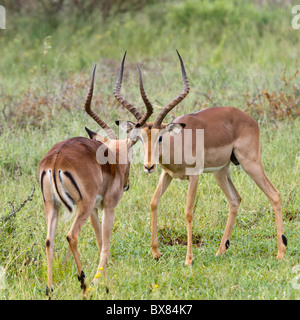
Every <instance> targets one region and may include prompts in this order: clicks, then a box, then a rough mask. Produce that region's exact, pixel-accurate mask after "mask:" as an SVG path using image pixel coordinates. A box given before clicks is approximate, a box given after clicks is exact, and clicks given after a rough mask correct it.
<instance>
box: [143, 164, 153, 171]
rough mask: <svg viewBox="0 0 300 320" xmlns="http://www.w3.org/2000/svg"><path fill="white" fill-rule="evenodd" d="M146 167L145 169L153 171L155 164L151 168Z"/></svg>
mask: <svg viewBox="0 0 300 320" xmlns="http://www.w3.org/2000/svg"><path fill="white" fill-rule="evenodd" d="M144 167H145V169H147V170H148V171H150V170H151V169H153V168H154V164H153V165H152V166H151V167H147V166H144Z"/></svg>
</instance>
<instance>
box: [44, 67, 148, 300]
mask: <svg viewBox="0 0 300 320" xmlns="http://www.w3.org/2000/svg"><path fill="white" fill-rule="evenodd" d="M95 69H96V66H95V68H94V70H93V73H92V79H91V84H90V89H89V92H88V96H87V99H86V102H85V111H86V112H87V113H88V114H89V115H90V116H91V117H92V118H93V119H94V120H95V121H96V122H97V123H98V124H99V125H100V126H101V128H103V129H104V130H105V132H106V134H107V136H108V138H107V137H104V136H102V135H100V134H97V133H95V132H93V131H91V130H89V129H87V128H86V130H87V132H88V134H89V136H90V138H91V139H88V138H84V137H76V138H71V139H68V140H65V141H63V142H59V143H57V144H55V145H54V146H53V147H52V148H51V149H50V151H49V152H48V153H47V154H46V155H45V156H44V158H43V159H42V161H41V162H40V165H39V180H40V185H41V190H42V196H43V204H44V209H45V213H46V220H47V225H48V230H47V239H46V254H47V262H48V287H47V289H46V294H48V295H49V294H50V293H51V290H52V262H53V252H54V234H55V230H56V227H57V221H58V211H59V208H60V206H61V204H63V206H64V207H65V208H66V209H67V210H68V211H70V213H72V212H74V205H76V206H77V209H76V214H75V218H74V221H73V224H72V226H71V229H70V231H69V232H68V234H67V240H68V243H69V247H70V249H71V252H72V254H73V256H74V259H75V263H76V266H77V272H78V280H79V281H80V284H81V288H82V289H83V292H85V290H86V281H85V273H84V271H83V268H82V265H81V261H80V256H79V252H78V250H77V240H78V235H79V233H80V230H81V228H82V226H83V224H84V222H85V221H86V220H87V218H88V217H89V218H90V221H91V224H92V227H93V229H94V232H95V235H96V240H97V244H98V247H99V250H100V252H101V255H100V262H99V266H98V269H97V273H96V275H95V278H94V279H93V283H94V282H96V281H97V278H99V277H100V273H101V272H102V273H103V274H104V275H105V273H106V262H107V260H108V256H109V242H110V234H111V230H112V226H113V219H114V208H115V207H116V205H117V204H118V202H119V201H120V199H121V197H122V194H123V191H124V190H125V191H126V190H128V188H129V167H130V154H131V150H132V149H131V147H132V146H133V144H134V142H132V140H129V139H125V140H117V138H116V136H115V134H114V132H113V130H112V129H111V128H110V127H109V126H108V125H107V124H106V123H105V122H104V121H103V120H101V119H100V118H99V117H98V116H97V115H96V114H95V113H94V111H93V110H92V109H91V101H92V96H93V88H94V78H95ZM140 90H141V93H142V95H143V87H142V85H141V87H140ZM145 103H146V104H147V103H148V102H147V101H145ZM135 116H136V115H135ZM103 146H105V149H106V150H104V152H105V151H106V152H108V153H110V154H112V156H113V161H112V163H110V162H109V161H108V162H106V163H99V161H97V151H98V150H99V148H102V147H103ZM102 149H103V148H102ZM121 157H122V158H123V159H124V158H125V159H126V161H123V162H122V163H120V161H119V158H121ZM98 209H101V210H103V216H102V226H101V223H100V221H99V218H98V214H97V210H98Z"/></svg>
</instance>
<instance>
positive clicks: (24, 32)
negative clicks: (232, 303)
mask: <svg viewBox="0 0 300 320" xmlns="http://www.w3.org/2000/svg"><path fill="white" fill-rule="evenodd" d="M290 12H291V10H290V8H289V7H286V6H284V5H274V6H272V7H270V8H268V7H264V6H261V4H260V2H259V1H257V2H253V3H250V2H249V3H248V2H245V1H233V0H232V1H226V2H225V1H201V6H199V5H198V1H194V0H189V1H178V2H176V3H175V2H172V1H169V2H164V4H157V3H156V2H155V1H152V2H151V4H149V5H147V6H146V7H145V8H144V9H143V10H141V11H139V12H126V13H124V14H119V15H116V16H115V17H110V18H109V19H108V20H107V21H105V23H104V21H103V20H102V19H101V18H99V15H98V14H99V12H98V11H95V12H94V13H93V14H91V15H90V16H89V18H88V19H86V18H85V19H83V18H80V17H79V18H78V19H75V17H72V16H62V15H58V16H57V17H55V21H54V22H55V23H54V24H53V20H50V19H43V17H41V18H38V17H36V16H35V15H34V13H32V14H28V13H27V14H26V15H23V14H19V13H17V12H8V13H7V26H8V28H7V30H5V31H3V30H1V31H0V47H1V59H0V92H1V96H0V109H1V111H2V112H0V136H1V140H0V219H2V218H3V217H5V216H7V215H9V214H10V213H11V212H12V210H13V209H12V206H14V208H15V209H16V208H18V206H19V205H20V204H21V203H22V201H23V200H24V199H25V198H27V197H28V196H29V194H30V192H31V190H32V186H33V185H35V188H36V191H35V194H34V196H33V199H32V201H29V202H27V203H26V205H25V206H24V207H23V208H22V209H21V210H20V211H19V212H18V213H17V214H16V215H15V216H14V217H12V218H11V219H10V220H9V221H8V223H7V224H6V225H5V226H4V222H3V221H2V220H0V266H1V267H3V268H5V273H6V276H5V289H0V299H9V300H12V299H45V288H46V284H47V263H46V252H45V239H46V220H45V216H44V211H43V205H42V196H41V192H40V189H39V183H38V178H37V168H38V165H39V162H40V160H41V159H42V157H43V156H44V154H45V153H46V152H47V151H48V150H49V149H50V147H51V146H52V145H53V144H55V143H56V142H59V141H62V140H64V139H67V138H70V137H74V136H82V135H83V136H87V135H86V132H85V130H84V127H85V126H87V127H89V128H91V129H92V130H97V126H96V124H95V123H94V122H93V120H92V119H90V118H89V117H88V116H87V115H86V114H85V113H84V111H83V110H82V105H83V102H84V99H85V96H86V94H87V88H88V81H89V77H90V72H91V71H92V67H93V64H94V63H95V62H96V63H97V64H98V68H97V75H96V87H95V93H94V109H95V111H96V112H97V113H98V114H99V115H100V116H101V117H102V118H103V119H104V120H105V121H107V122H108V123H109V124H110V125H111V126H112V127H113V128H114V129H117V127H116V126H115V125H114V121H115V120H117V119H128V120H129V119H131V120H133V119H132V116H131V115H129V113H128V112H126V111H124V110H123V109H121V108H120V107H119V105H118V104H117V103H116V102H115V99H114V97H113V89H114V85H115V81H116V77H117V73H118V68H119V64H120V61H121V58H122V55H123V53H124V51H125V50H126V49H127V50H128V54H127V61H126V65H125V74H124V81H123V88H122V92H123V93H124V95H125V96H126V99H128V100H129V101H130V102H132V103H134V104H135V105H137V107H138V108H140V110H142V107H141V106H142V105H143V104H142V100H141V98H140V95H139V91H138V74H137V68H136V64H137V63H139V64H140V65H141V67H142V71H143V79H144V84H145V89H146V91H147V93H148V95H149V98H150V100H151V101H152V102H153V103H154V104H156V105H161V106H163V105H165V104H166V103H168V102H169V101H170V100H172V99H173V98H174V97H175V96H176V95H178V94H179V92H180V90H181V87H182V84H181V77H180V66H179V62H178V59H177V56H176V52H175V49H176V48H177V49H178V50H179V52H180V53H181V55H182V57H183V59H184V62H185V65H186V69H187V73H188V77H189V80H190V84H191V92H190V93H189V95H188V96H187V98H186V99H185V100H184V101H183V102H182V103H181V104H180V105H179V106H177V107H176V108H175V109H174V113H173V115H168V117H167V119H166V120H167V121H171V120H172V119H173V118H174V116H179V115H182V114H185V113H189V112H194V111H197V110H200V109H203V108H205V107H210V106H212V105H213V104H217V105H220V106H225V105H232V106H235V107H237V108H240V109H242V110H247V109H248V112H249V113H250V114H251V115H252V116H253V117H255V119H256V120H257V121H258V122H259V124H260V127H261V138H262V146H263V154H262V160H263V164H264V168H265V171H266V173H267V175H268V177H269V179H270V180H271V181H272V183H273V184H274V185H275V186H276V187H277V188H278V189H279V190H280V192H281V197H282V207H283V220H284V228H285V235H286V237H287V239H288V249H287V253H286V255H285V257H284V259H283V260H282V261H277V260H276V254H277V240H276V225H275V217H274V214H273V211H272V210H271V206H270V203H269V201H268V200H267V198H266V197H265V196H264V194H263V193H262V192H261V191H260V190H259V188H258V187H257V186H256V185H255V184H254V182H253V181H252V180H251V179H250V178H249V177H248V176H247V175H246V174H245V173H244V172H243V171H242V169H241V168H239V167H235V166H232V167H231V169H232V179H233V181H234V183H235V185H236V188H237V190H238V191H239V193H240V194H241V196H242V199H243V200H242V204H241V207H240V210H239V215H238V218H237V221H236V224H235V227H234V230H233V233H232V237H231V239H230V241H231V245H230V247H229V249H228V251H227V253H226V254H225V255H224V256H222V257H218V258H217V257H215V253H216V252H217V250H218V246H219V243H220V241H221V238H222V234H223V232H224V229H225V224H226V219H227V215H228V205H227V202H226V199H225V196H224V195H223V194H222V192H221V191H220V189H219V188H218V186H217V184H216V182H215V180H214V178H213V176H212V175H211V174H205V175H203V176H201V177H200V180H199V190H198V194H197V198H196V206H195V210H194V218H193V233H194V236H195V240H196V241H197V243H198V244H199V243H200V244H201V245H200V246H199V245H195V246H194V248H193V253H194V261H193V264H192V266H190V267H186V266H184V261H185V254H186V246H185V245H182V244H180V243H181V242H183V241H184V240H185V238H186V224H185V216H184V208H185V196H186V192H187V182H186V181H177V180H174V181H173V182H172V183H171V185H170V187H169V188H168V190H167V192H166V193H165V195H164V196H163V198H162V200H161V202H160V206H159V214H158V227H159V243H160V250H161V252H162V257H161V259H160V260H159V261H154V260H153V259H152V254H151V248H150V200H151V197H152V195H153V193H154V191H155V188H156V185H157V182H158V178H159V173H160V168H158V170H157V172H156V173H154V174H152V175H146V174H145V173H144V172H143V170H142V165H141V164H135V165H132V166H131V174H130V182H131V183H130V190H129V191H128V192H127V193H125V194H124V196H123V198H122V200H121V201H120V203H119V205H118V206H117V207H116V210H115V222H114V227H113V232H112V237H111V251H110V258H109V262H108V287H109V293H106V289H105V285H103V284H100V285H99V287H97V288H96V290H95V292H94V295H93V298H94V299H125V300H126V299H292V300H299V299H300V291H299V290H297V289H295V288H293V286H292V281H293V279H294V278H295V276H296V274H295V273H293V272H292V268H293V267H294V266H297V265H299V264H300V257H299V252H300V224H299V222H300V216H299V213H300V198H299V194H300V186H299V180H300V153H299V145H300V123H299V117H298V118H297V113H295V114H296V116H287V117H281V116H279V115H277V114H276V110H277V109H276V108H277V107H278V110H279V111H280V110H285V108H287V107H288V106H289V103H291V104H293V103H294V105H293V108H294V109H293V110H297V108H298V115H299V103H298V99H299V89H298V88H299V85H298V78H297V73H296V72H297V70H298V69H299V63H298V62H297V56H298V46H297V41H298V39H299V34H300V33H299V31H297V30H293V29H292V28H291V24H290V23H291V13H290ZM285 70H286V71H285ZM284 71H285V73H284ZM284 75H285V76H286V78H287V79H289V78H290V77H292V76H294V75H295V77H292V79H291V80H288V85H286V82H285V81H284V80H283V76H284ZM263 90H265V91H266V92H267V93H269V94H270V95H271V96H272V99H273V100H272V101H273V102H274V101H277V102H278V104H277V103H276V104H274V105H273V104H271V103H269V101H268V100H267V99H266V98H264V97H265V96H264V95H261V94H262V92H263ZM275 94H276V95H277V96H276V97H275ZM281 95H282V96H281ZM207 96H208V97H209V98H210V99H208V98H207ZM278 97H283V98H282V99H281V98H278ZM285 97H286V98H287V99H284V98H285ZM280 99H281V100H280ZM286 101H288V103H286ZM248 104H249V107H248V108H247V105H248ZM157 111H158V109H156V108H155V112H157ZM152 118H154V116H153V117H152ZM61 215H63V212H61ZM71 223H72V220H70V221H65V220H63V219H59V223H58V228H57V232H56V239H55V241H56V251H55V256H54V265H53V275H54V292H53V298H54V299H81V290H80V285H79V283H78V280H77V276H76V273H77V271H76V267H75V263H74V261H73V258H72V257H71V258H70V259H69V260H68V261H67V262H66V263H64V259H65V255H66V252H67V247H68V244H67V241H66V234H67V232H68V230H69V228H70V226H71ZM170 242H175V243H176V242H179V243H178V244H175V245H170ZM79 251H80V254H81V259H82V263H83V266H84V271H85V273H86V276H87V281H88V282H89V281H91V280H92V279H93V276H94V274H95V272H96V268H97V265H98V263H99V252H98V248H97V245H96V239H95V236H94V234H93V231H92V228H91V225H90V223H89V222H87V223H86V224H85V225H84V227H83V230H82V232H81V234H80V236H79ZM0 285H1V283H0Z"/></svg>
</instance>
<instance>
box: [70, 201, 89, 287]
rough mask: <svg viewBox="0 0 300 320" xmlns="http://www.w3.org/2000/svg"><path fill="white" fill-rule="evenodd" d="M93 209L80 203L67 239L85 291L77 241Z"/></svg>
mask: <svg viewBox="0 0 300 320" xmlns="http://www.w3.org/2000/svg"><path fill="white" fill-rule="evenodd" d="M91 211H92V207H84V206H83V205H82V204H78V205H77V211H76V215H75V219H74V221H73V224H72V226H71V229H70V231H69V232H68V235H67V240H68V242H69V246H70V249H71V251H72V254H73V257H74V260H75V263H76V267H77V271H78V275H77V277H78V280H79V281H80V285H81V289H82V290H83V293H84V292H85V290H86V282H85V274H84V272H83V269H82V265H81V261H80V256H79V252H78V249H77V242H78V235H79V233H80V231H81V228H82V226H83V224H84V223H85V221H86V219H87V218H88V217H89V215H90V213H91Z"/></svg>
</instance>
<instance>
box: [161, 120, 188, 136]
mask: <svg viewBox="0 0 300 320" xmlns="http://www.w3.org/2000/svg"><path fill="white" fill-rule="evenodd" d="M185 126H186V124H185V123H173V122H172V123H169V124H168V125H167V126H166V128H165V129H166V130H167V131H168V132H169V133H170V134H172V135H173V134H177V133H180V132H181V130H182V129H183V128H184V127H185Z"/></svg>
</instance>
